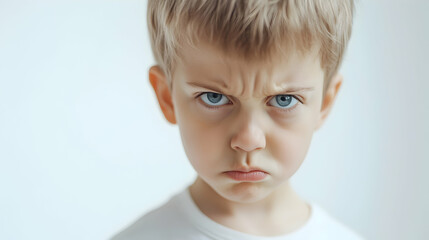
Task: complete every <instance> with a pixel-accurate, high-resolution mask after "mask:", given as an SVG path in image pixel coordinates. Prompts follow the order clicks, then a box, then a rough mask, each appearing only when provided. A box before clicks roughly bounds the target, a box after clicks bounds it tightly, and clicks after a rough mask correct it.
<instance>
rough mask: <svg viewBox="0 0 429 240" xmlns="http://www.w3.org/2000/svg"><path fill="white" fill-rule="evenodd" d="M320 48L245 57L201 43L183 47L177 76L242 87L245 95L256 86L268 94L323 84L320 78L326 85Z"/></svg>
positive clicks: (228, 87)
mask: <svg viewBox="0 0 429 240" xmlns="http://www.w3.org/2000/svg"><path fill="white" fill-rule="evenodd" d="M317 50H318V48H317V47H314V48H313V49H312V50H309V51H308V52H306V53H305V54H301V53H299V52H297V51H295V52H289V53H287V54H282V53H279V54H277V55H275V56H272V57H270V58H267V59H244V58H243V57H240V56H238V55H236V54H233V53H225V52H224V51H222V50H220V49H219V48H217V47H216V46H213V45H210V44H206V43H200V44H199V45H197V46H195V47H191V46H185V47H183V48H182V50H181V52H180V59H179V61H178V62H177V65H176V68H175V73H177V74H174V75H175V76H177V77H178V78H181V79H183V80H185V81H187V82H192V83H197V84H198V83H200V84H205V85H207V84H208V85H214V86H216V87H217V88H219V89H222V90H226V91H235V92H237V89H241V91H240V94H244V92H245V88H247V89H250V88H253V90H255V89H257V90H259V92H260V94H261V95H266V94H270V93H271V92H276V91H278V90H282V89H286V88H296V87H300V88H305V87H311V86H314V85H315V84H316V85H319V83H320V81H322V83H321V84H323V70H322V69H321V66H320V57H319V55H318V51H317ZM231 94H232V93H231ZM234 94H239V93H234Z"/></svg>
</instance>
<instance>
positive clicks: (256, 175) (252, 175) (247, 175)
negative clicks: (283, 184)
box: [225, 171, 268, 182]
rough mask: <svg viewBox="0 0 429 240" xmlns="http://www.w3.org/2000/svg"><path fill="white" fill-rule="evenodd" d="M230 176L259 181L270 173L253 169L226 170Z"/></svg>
mask: <svg viewBox="0 0 429 240" xmlns="http://www.w3.org/2000/svg"><path fill="white" fill-rule="evenodd" d="M225 174H226V175H228V177H230V178H232V179H234V180H236V181H248V182H251V181H259V180H262V179H264V178H265V177H266V176H267V175H268V174H267V173H265V172H262V171H251V172H239V171H229V172H225Z"/></svg>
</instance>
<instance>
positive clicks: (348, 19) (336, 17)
mask: <svg viewBox="0 0 429 240" xmlns="http://www.w3.org/2000/svg"><path fill="white" fill-rule="evenodd" d="M353 13H354V2H353V0H284V1H282V0H149V1H148V8H147V20H148V21H147V22H148V27H149V34H150V40H151V45H152V51H153V53H154V56H155V60H156V61H157V64H158V65H160V67H161V68H162V69H163V71H164V73H166V75H167V78H168V80H169V81H171V77H172V71H173V69H174V67H175V63H176V61H177V59H178V57H180V49H181V47H183V46H184V44H189V45H190V46H195V43H194V42H195V40H197V41H198V40H201V39H202V38H204V39H205V40H208V41H209V42H211V43H214V44H216V45H217V47H219V48H220V49H221V50H223V51H224V52H225V53H228V52H230V51H231V50H233V52H234V53H236V54H238V55H239V56H242V57H245V58H246V59H249V60H252V59H255V60H256V59H264V58H267V57H270V56H272V55H273V53H276V52H278V51H282V52H287V51H288V49H289V50H297V51H298V52H300V53H302V54H304V53H306V52H307V51H309V50H310V49H311V48H312V46H314V45H315V44H318V46H319V47H320V49H319V56H320V63H321V68H322V69H323V70H324V79H325V81H324V83H325V86H324V89H325V88H326V85H327V84H328V82H329V81H330V80H331V78H332V77H333V76H334V75H335V74H336V73H337V71H338V70H339V67H340V65H341V62H342V59H343V56H344V53H345V49H346V47H347V44H348V41H349V39H350V36H351V30H352V22H353Z"/></svg>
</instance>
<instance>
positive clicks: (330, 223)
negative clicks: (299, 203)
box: [311, 204, 364, 240]
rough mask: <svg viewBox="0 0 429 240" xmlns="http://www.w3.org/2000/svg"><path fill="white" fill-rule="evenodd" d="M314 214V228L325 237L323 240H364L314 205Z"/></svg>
mask: <svg viewBox="0 0 429 240" xmlns="http://www.w3.org/2000/svg"><path fill="white" fill-rule="evenodd" d="M311 206H312V209H313V213H314V217H313V223H312V226H313V227H314V228H317V231H315V232H319V233H320V234H321V235H323V239H347V240H363V239H364V238H363V237H362V236H360V235H359V234H358V233H356V232H355V231H354V230H353V229H352V228H350V227H349V226H347V225H345V224H344V223H342V222H340V221H339V220H338V219H337V218H335V217H333V216H332V215H331V214H329V213H328V212H327V211H326V210H325V209H323V208H322V207H320V206H319V205H317V204H312V205H311Z"/></svg>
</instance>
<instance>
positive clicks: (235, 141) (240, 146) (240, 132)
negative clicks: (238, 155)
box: [231, 119, 266, 152]
mask: <svg viewBox="0 0 429 240" xmlns="http://www.w3.org/2000/svg"><path fill="white" fill-rule="evenodd" d="M238 125H239V127H238V128H237V132H236V133H235V134H234V135H233V136H232V139H231V148H232V149H234V150H241V151H246V152H251V151H254V150H260V149H264V148H265V144H266V142H265V133H264V131H263V129H262V128H261V126H259V125H258V123H256V122H255V121H254V119H247V120H246V121H243V122H241V123H240V124H238Z"/></svg>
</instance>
